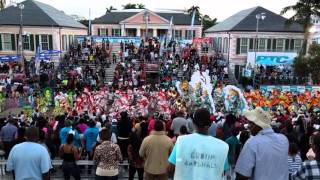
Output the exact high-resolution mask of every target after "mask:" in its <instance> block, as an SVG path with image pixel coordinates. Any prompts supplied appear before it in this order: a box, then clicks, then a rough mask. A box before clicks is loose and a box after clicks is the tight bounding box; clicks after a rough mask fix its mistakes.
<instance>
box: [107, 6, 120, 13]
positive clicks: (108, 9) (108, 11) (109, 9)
mask: <svg viewBox="0 0 320 180" xmlns="http://www.w3.org/2000/svg"><path fill="white" fill-rule="evenodd" d="M106 10H107V11H106V14H108V13H111V11H113V10H117V9H116V8H114V7H113V6H110V7H109V8H106Z"/></svg>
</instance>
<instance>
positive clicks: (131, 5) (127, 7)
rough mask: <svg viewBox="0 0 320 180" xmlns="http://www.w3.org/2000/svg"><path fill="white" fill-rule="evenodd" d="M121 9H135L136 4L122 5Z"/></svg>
mask: <svg viewBox="0 0 320 180" xmlns="http://www.w3.org/2000/svg"><path fill="white" fill-rule="evenodd" d="M122 7H123V9H137V4H131V3H128V4H125V5H122Z"/></svg>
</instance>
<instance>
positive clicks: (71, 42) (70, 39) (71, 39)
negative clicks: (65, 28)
mask: <svg viewBox="0 0 320 180" xmlns="http://www.w3.org/2000/svg"><path fill="white" fill-rule="evenodd" d="M72 44H73V35H69V45H72ZM68 49H69V48H68Z"/></svg>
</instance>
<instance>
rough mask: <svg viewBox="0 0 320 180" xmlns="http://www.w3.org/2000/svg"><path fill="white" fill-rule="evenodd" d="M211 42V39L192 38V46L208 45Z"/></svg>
mask: <svg viewBox="0 0 320 180" xmlns="http://www.w3.org/2000/svg"><path fill="white" fill-rule="evenodd" d="M212 42H213V38H212V37H206V38H193V43H194V44H202V43H208V44H211V43H212Z"/></svg>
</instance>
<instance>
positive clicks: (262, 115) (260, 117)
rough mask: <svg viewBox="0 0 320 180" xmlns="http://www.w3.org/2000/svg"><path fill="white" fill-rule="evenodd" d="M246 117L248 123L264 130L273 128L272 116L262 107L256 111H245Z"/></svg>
mask: <svg viewBox="0 0 320 180" xmlns="http://www.w3.org/2000/svg"><path fill="white" fill-rule="evenodd" d="M244 116H245V117H246V118H247V119H248V121H251V122H253V123H254V124H256V125H257V126H259V127H261V128H262V129H268V128H271V125H270V124H271V121H272V117H271V115H270V114H269V113H268V112H266V111H264V110H263V109H262V108H260V107H258V108H256V109H254V110H250V111H249V110H247V111H244Z"/></svg>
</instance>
